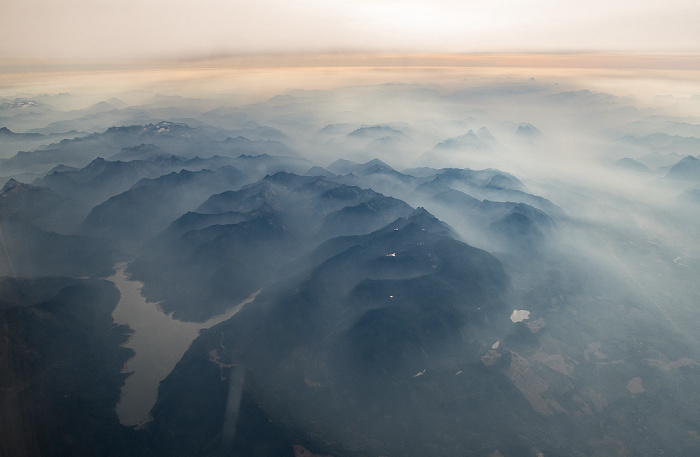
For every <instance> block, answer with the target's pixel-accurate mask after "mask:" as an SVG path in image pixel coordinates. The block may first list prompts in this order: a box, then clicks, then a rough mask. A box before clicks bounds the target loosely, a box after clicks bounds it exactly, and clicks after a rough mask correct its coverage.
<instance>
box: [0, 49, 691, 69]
mask: <svg viewBox="0 0 700 457" xmlns="http://www.w3.org/2000/svg"><path fill="white" fill-rule="evenodd" d="M322 67H329V68H342V67H351V68H361V67H376V68H381V67H386V68H400V67H406V68H440V67H443V68H448V67H449V68H460V67H464V68H469V67H493V68H572V69H573V68H581V69H594V68H600V69H629V70H634V69H638V70H656V69H658V70H700V54H697V53H690V52H685V53H684V52H651V53H649V52H614V51H605V52H594V51H570V52H522V53H518V52H478V53H381V52H377V53H361V52H331V53H311V52H309V53H302V52H300V53H256V54H228V55H210V56H196V57H195V56H192V57H183V58H179V59H172V58H171V59H167V58H166V59H143V58H140V59H134V60H131V61H127V60H122V61H112V62H107V61H104V62H100V61H71V62H69V61H50V60H49V61H46V60H45V61H33V60H5V61H4V62H3V63H0V72H2V73H45V72H63V71H66V72H71V71H78V72H80V71H116V70H155V69H158V70H167V69H173V70H175V69H183V68H192V69H196V68H221V69H226V68H241V69H252V68H322Z"/></svg>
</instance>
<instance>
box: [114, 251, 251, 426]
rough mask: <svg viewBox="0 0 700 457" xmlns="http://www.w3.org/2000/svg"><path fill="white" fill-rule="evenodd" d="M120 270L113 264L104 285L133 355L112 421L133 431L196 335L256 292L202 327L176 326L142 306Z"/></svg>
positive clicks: (137, 290)
mask: <svg viewBox="0 0 700 457" xmlns="http://www.w3.org/2000/svg"><path fill="white" fill-rule="evenodd" d="M126 267H127V264H126V263H120V264H117V265H116V266H115V270H116V273H115V274H114V275H113V276H110V277H109V278H106V279H107V280H108V281H112V282H113V283H114V284H115V285H116V286H117V288H118V289H119V292H120V293H121V299H120V300H119V304H118V305H117V307H116V308H115V310H114V312H113V313H112V318H113V319H114V322H116V323H118V324H124V325H128V326H129V327H130V328H131V329H132V330H133V331H134V333H133V334H132V335H131V337H130V338H129V340H128V341H127V342H126V343H125V344H124V346H125V347H128V348H131V349H133V350H134V352H135V355H134V356H133V357H132V358H131V359H129V360H128V361H127V362H126V365H125V366H124V369H123V372H124V373H128V372H133V374H132V375H131V376H129V377H128V378H127V379H126V382H125V384H124V386H123V387H122V391H121V398H120V400H119V403H118V404H117V415H118V416H119V421H120V422H121V423H122V424H124V425H128V426H134V425H136V426H138V425H141V424H143V423H145V422H148V421H149V420H150V411H151V408H153V405H155V403H156V399H157V397H158V385H159V384H160V381H162V380H163V379H165V377H166V376H167V375H168V374H169V373H170V372H171V371H172V369H173V368H174V367H175V364H176V363H177V362H178V361H179V360H180V359H181V358H182V356H183V355H184V354H185V351H187V349H188V348H189V347H190V344H192V341H194V339H195V338H196V337H197V336H198V335H199V331H200V330H201V329H205V328H209V327H211V326H213V325H216V324H218V323H219V322H223V321H225V320H226V319H229V318H230V317H232V316H233V315H234V314H236V313H237V312H238V311H240V310H241V309H242V308H243V307H244V306H245V305H246V304H248V303H251V302H252V301H254V300H255V298H256V297H257V296H258V294H259V293H260V291H257V292H255V293H253V294H251V295H250V296H249V297H248V298H247V299H245V300H244V301H242V302H241V303H239V304H237V305H235V306H233V307H231V308H230V309H229V310H228V311H227V312H226V313H224V314H222V315H219V316H214V317H213V318H211V319H209V320H208V321H206V322H199V323H198V322H182V321H178V320H175V319H172V318H171V317H170V316H168V315H166V314H164V313H163V312H161V311H160V309H159V308H158V305H157V304H156V303H147V302H146V299H145V298H144V297H143V295H141V288H142V287H143V283H141V282H138V281H130V280H129V278H128V277H127V275H126V274H125V273H124V270H125V269H126Z"/></svg>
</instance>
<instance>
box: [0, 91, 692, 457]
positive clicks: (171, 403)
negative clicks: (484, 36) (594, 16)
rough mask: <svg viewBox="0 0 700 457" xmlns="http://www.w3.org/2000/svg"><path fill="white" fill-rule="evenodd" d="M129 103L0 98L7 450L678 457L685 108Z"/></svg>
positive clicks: (685, 341) (585, 97)
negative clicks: (143, 410) (138, 406)
mask: <svg viewBox="0 0 700 457" xmlns="http://www.w3.org/2000/svg"><path fill="white" fill-rule="evenodd" d="M128 95H129V94H105V96H104V98H103V99H102V100H99V101H97V102H96V101H95V100H91V102H90V103H88V104H85V102H84V100H83V99H81V98H79V97H77V96H73V95H70V94H60V95H45V94H44V95H41V94H37V95H36V96H35V97H32V96H28V95H26V94H25V95H23V96H22V97H17V98H8V99H3V100H0V144H1V145H2V146H1V148H0V155H1V156H2V158H1V159H0V184H1V185H2V189H1V190H0V247H2V251H0V334H1V336H2V339H1V341H2V345H0V373H1V374H2V376H0V379H2V381H1V382H0V399H1V400H0V401H1V404H2V407H1V408H0V414H1V417H0V427H1V429H2V430H1V432H2V433H1V435H2V436H3V437H5V438H3V439H2V440H0V449H1V450H2V451H1V452H0V453H2V454H3V455H5V454H7V455H16V456H34V455H37V456H38V455H41V456H47V455H48V456H53V455H55V456H59V455H129V456H132V455H135V456H139V455H144V456H146V455H151V456H153V455H155V456H178V455H182V456H193V455H202V456H205V455H206V456H218V455H222V456H223V455H227V456H228V455H233V456H239V455H246V456H273V455H274V456H279V455H287V456H295V457H300V456H325V455H332V456H379V455H386V456H391V455H409V456H410V455H416V456H418V455H436V456H443V455H444V456H448V455H479V456H501V457H510V456H533V457H534V456H542V455H544V456H554V455H567V456H591V455H639V456H655V455H661V454H665V455H678V456H686V455H687V456H695V455H697V453H698V451H700V438H699V437H700V415H699V414H700V413H698V411H700V395H699V392H700V391H698V389H697V387H698V385H700V339H699V337H698V333H697V331H696V327H697V322H698V319H699V318H700V314H699V311H698V309H697V306H696V304H697V297H698V293H700V290H698V287H699V283H698V282H697V277H698V274H699V273H700V263H699V262H698V259H699V258H700V257H699V256H700V249H699V247H700V244H698V236H699V235H700V232H699V231H698V227H700V225H698V222H700V206H698V205H700V198H699V197H698V195H700V165H698V164H700V161H699V158H698V154H700V149H698V148H699V147H700V118H695V117H687V116H685V115H681V114H678V115H676V114H674V109H678V110H679V112H680V111H681V107H683V106H686V105H685V103H691V102H692V100H691V101H688V100H677V105H669V104H666V105H663V106H661V107H656V108H650V107H648V106H647V107H640V106H637V100H635V99H634V98H631V97H618V96H616V95H612V94H607V93H601V92H596V91H591V90H587V89H582V88H578V87H561V88H560V87H559V86H558V85H553V84H549V83H545V82H542V83H540V82H538V81H535V80H534V79H531V80H522V81H521V80H515V81H511V80H503V81H500V80H498V81H495V82H483V81H465V82H464V83H463V87H458V88H454V87H450V88H448V87H439V86H437V85H435V84H430V85H427V84H426V85H421V84H382V85H366V86H348V87H340V88H337V89H334V90H324V91H309V90H290V91H288V92H286V93H284V94H280V95H277V96H274V97H271V98H268V99H266V100H262V101H259V102H255V103H251V104H247V105H235V104H230V103H228V104H227V103H225V102H223V101H222V102H221V104H218V101H217V99H214V98H212V99H208V100H203V99H195V98H187V97H186V96H184V94H183V96H178V97H169V96H159V95H156V94H150V95H149V96H144V94H141V96H140V100H141V101H139V102H138V103H137V102H133V103H127V102H125V101H123V99H128V98H129V97H128ZM132 95H133V94H132ZM81 103H82V105H84V106H82V105H81ZM119 272H122V273H125V274H126V275H127V278H128V280H124V281H123V282H120V281H117V280H116V279H114V278H117V277H118V276H116V275H118V274H119ZM126 287H130V289H128V290H127V289H126ZM134 296H136V297H141V300H142V302H141V303H131V302H130V303H129V304H127V303H126V300H127V299H128V297H132V298H133V297H134ZM127 305H129V306H131V305H133V306H140V307H142V308H143V307H145V308H149V309H150V310H156V313H155V314H157V316H158V319H161V320H159V321H158V323H156V321H155V320H153V321H145V320H139V319H142V318H141V317H139V316H140V315H137V314H136V313H131V314H130V312H129V311H126V309H127ZM117 316H119V317H117ZM122 316H126V317H122ZM523 316H526V317H523ZM120 319H126V320H125V321H124V320H120ZM183 329H186V331H185V330H183ZM192 329H195V330H192ZM137 337H138V338H137ZM171 341H177V342H178V343H179V344H182V346H183V348H182V351H184V352H177V351H176V350H175V348H174V345H170V342H171ZM190 343H191V344H190ZM170 346H173V347H170ZM178 350H179V349H178ZM158 351H161V352H158ZM147 353H148V354H151V355H148V356H147V355H146V354H147ZM153 354H155V355H153ZM139 356H141V357H152V358H150V359H147V361H148V363H151V364H152V365H156V364H157V365H158V370H156V369H155V367H154V369H153V372H152V373H150V372H149V371H148V369H147V368H146V369H145V370H146V373H145V375H146V376H143V377H141V376H137V374H138V375H142V374H144V373H142V371H141V370H144V368H142V366H143V365H145V366H148V363H145V364H143V365H138V368H134V367H137V365H133V366H132V365H130V364H129V363H130V361H134V360H135V358H136V357H139ZM166 359H167V360H170V359H173V360H172V362H170V361H168V362H166ZM137 371H138V373H137ZM156 372H157V373H161V372H164V373H166V374H164V375H162V376H161V375H155V374H153V373H156ZM149 375H150V376H149ZM130 378H131V380H132V381H134V382H136V381H135V380H136V379H139V381H138V382H139V383H142V384H132V383H131V381H130ZM156 388H157V395H155V396H149V395H150V394H146V393H144V392H147V391H148V392H150V391H151V389H152V390H153V391H154V392H155V391H156ZM126 397H129V398H136V399H137V400H136V402H137V403H143V404H146V405H148V406H149V409H150V412H149V413H148V415H146V416H145V417H137V418H136V419H133V415H132V416H129V415H128V414H126V413H125V412H124V411H123V410H122V409H120V408H118V405H119V404H120V399H122V400H123V399H124V398H126ZM127 413H128V412H127ZM127 416H128V417H129V418H128V419H127Z"/></svg>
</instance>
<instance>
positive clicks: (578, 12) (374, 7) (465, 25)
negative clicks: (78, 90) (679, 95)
mask: <svg viewBox="0 0 700 457" xmlns="http://www.w3.org/2000/svg"><path fill="white" fill-rule="evenodd" d="M0 24H1V27H0V61H5V62H9V61H14V60H16V59H21V60H30V61H54V62H56V61H58V62H61V61H73V62H74V61H83V62H124V61H130V60H134V59H135V60H160V59H166V60H167V59H200V58H211V57H218V56H225V55H230V54H241V53H285V52H367V53H376V52H380V53H381V52H396V53H415V52H419V53H433V52H447V53H454V52H457V53H469V52H547V51H555V52H561V51H593V52H600V51H603V52H638V53H656V52H671V53H679V52H680V53H687V52H691V53H697V52H700V27H699V26H698V24H700V2H698V1H697V0H634V1H631V0H616V1H610V0H585V1H584V0H573V1H561V0H528V1H524V0H480V1H475V0H463V1H458V0H429V1H417V0H414V1H411V0H346V1H343V2H340V1H329V0H295V1H284V2H283V1H276V0H256V1H248V0H246V1H237V0H200V1H198V2H192V1H187V2H185V1H178V0H62V1H56V0H21V1H19V0H0Z"/></svg>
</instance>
